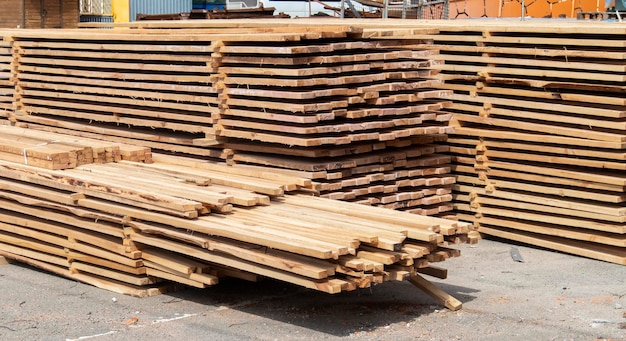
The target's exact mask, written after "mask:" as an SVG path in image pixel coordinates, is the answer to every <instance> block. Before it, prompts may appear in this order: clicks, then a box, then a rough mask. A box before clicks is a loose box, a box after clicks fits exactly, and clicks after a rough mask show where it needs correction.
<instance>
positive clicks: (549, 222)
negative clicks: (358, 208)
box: [420, 22, 626, 264]
mask: <svg viewBox="0 0 626 341" xmlns="http://www.w3.org/2000/svg"><path fill="white" fill-rule="evenodd" d="M438 27H439V29H440V30H441V31H440V34H438V35H429V36H420V38H423V39H432V40H433V41H434V48H436V49H438V50H439V51H440V54H439V55H438V56H437V58H440V59H441V60H442V61H444V63H442V64H440V65H439V66H438V67H439V68H440V69H441V73H440V78H441V79H442V80H445V85H444V88H445V89H451V90H454V92H455V94H454V95H453V96H452V97H451V99H452V101H453V104H452V106H451V107H449V108H447V109H446V110H447V111H448V112H450V113H453V114H454V117H455V118H454V126H455V133H454V134H453V135H451V137H450V138H449V139H448V141H447V145H449V146H450V150H451V155H453V157H454V166H453V172H454V173H455V176H456V178H457V183H456V184H455V185H454V189H455V193H454V201H455V207H456V209H457V210H458V216H459V218H461V219H464V220H468V221H473V222H474V223H475V224H476V226H477V227H478V230H479V231H480V232H483V233H485V234H489V235H494V236H499V237H503V238H507V239H512V240H516V241H521V242H526V243H530V244H535V245H539V246H542V247H547V248H551V249H555V250H560V251H564V252H569V253H573V254H577V255H582V256H586V257H591V258H596V259H601V260H605V261H609V262H615V263H619V264H626V225H625V222H626V220H625V219H624V217H625V215H624V214H625V213H626V205H625V202H626V193H625V188H626V187H625V186H626V178H625V177H624V171H625V170H626V162H625V160H626V149H625V148H626V134H625V131H626V101H625V100H624V93H625V92H626V87H625V86H624V81H626V69H625V66H626V57H625V56H626V55H625V54H624V53H625V52H626V45H625V43H624V38H626V26H624V25H618V26H614V25H606V24H584V25H581V24H580V23H575V24H574V23H559V24H558V25H555V23H553V22H550V23H542V22H530V23H524V22H521V23H516V24H515V25H508V24H507V23H496V22H484V23H482V22H481V23H476V25H472V26H463V27H462V26H460V25H454V24H449V25H447V26H438ZM425 47H426V46H425Z"/></svg>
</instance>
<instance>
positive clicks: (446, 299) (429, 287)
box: [409, 274, 463, 311]
mask: <svg viewBox="0 0 626 341" xmlns="http://www.w3.org/2000/svg"><path fill="white" fill-rule="evenodd" d="M409 282H411V284H413V285H415V286H416V287H417V288H419V289H420V290H422V291H424V292H425V293H427V294H428V295H430V297H432V298H434V299H435V300H437V301H438V302H439V303H440V304H442V305H443V306H445V307H446V308H448V309H450V310H452V311H456V310H459V309H461V308H462V307H463V304H462V303H461V301H459V300H457V299H456V298H454V297H452V296H451V295H450V294H448V293H446V292H445V291H443V290H441V289H440V288H438V287H437V286H435V285H434V284H432V283H431V282H429V281H427V280H426V279H424V277H422V276H420V275H418V274H414V275H413V276H411V277H410V278H409Z"/></svg>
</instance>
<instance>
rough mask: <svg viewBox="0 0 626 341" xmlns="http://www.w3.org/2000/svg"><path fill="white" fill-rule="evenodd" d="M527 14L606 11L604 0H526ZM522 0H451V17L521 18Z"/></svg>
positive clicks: (553, 15)
mask: <svg viewBox="0 0 626 341" xmlns="http://www.w3.org/2000/svg"><path fill="white" fill-rule="evenodd" d="M525 6H526V16H530V17H534V18H544V17H547V18H558V17H560V16H563V17H567V18H574V17H576V13H578V12H596V11H605V10H606V8H605V4H604V0H599V1H598V0H526V2H525ZM521 13H522V3H521V0H451V1H450V12H449V16H450V19H457V18H458V19H462V18H480V17H488V18H498V17H502V18H515V17H517V18H519V17H520V15H521Z"/></svg>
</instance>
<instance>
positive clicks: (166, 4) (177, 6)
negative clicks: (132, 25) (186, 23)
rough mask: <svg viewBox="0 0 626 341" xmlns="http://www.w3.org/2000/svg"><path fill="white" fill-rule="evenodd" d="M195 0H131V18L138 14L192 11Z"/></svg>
mask: <svg viewBox="0 0 626 341" xmlns="http://www.w3.org/2000/svg"><path fill="white" fill-rule="evenodd" d="M192 1H193V0H130V3H129V5H130V20H131V21H136V20H137V14H138V13H139V14H174V13H189V12H191V8H192Z"/></svg>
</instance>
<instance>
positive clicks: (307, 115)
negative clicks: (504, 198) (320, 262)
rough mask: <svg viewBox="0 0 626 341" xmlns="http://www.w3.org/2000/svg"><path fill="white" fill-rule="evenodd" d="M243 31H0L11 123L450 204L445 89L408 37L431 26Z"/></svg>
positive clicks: (351, 192) (339, 191)
mask: <svg viewBox="0 0 626 341" xmlns="http://www.w3.org/2000/svg"><path fill="white" fill-rule="evenodd" d="M138 25H139V24H138ZM141 25H144V24H143V23H142V24H141ZM145 25H148V26H150V23H146V24H145ZM164 25H165V24H164ZM199 25H200V27H198V26H199ZM249 25H252V26H256V25H254V24H251V23H248V24H245V25H242V26H244V28H240V27H236V26H232V24H231V25H230V26H225V27H222V26H223V25H221V24H219V23H211V24H206V23H202V22H201V23H197V22H195V21H194V22H180V23H177V25H176V26H171V27H169V28H159V27H157V28H151V29H136V28H135V29H115V30H79V31H69V30H64V31H27V32H21V31H9V32H5V33H4V34H5V36H9V37H10V39H7V41H12V45H11V46H12V51H13V55H14V57H15V58H14V60H13V63H14V64H15V67H14V71H15V75H14V77H13V78H14V79H15V80H16V86H15V89H16V92H17V94H18V95H17V96H16V101H15V103H14V108H15V113H14V114H13V115H12V117H11V120H12V121H13V122H14V124H16V125H18V126H21V127H25V128H33V129H43V130H47V131H53V132H60V133H66V134H74V135H79V136H83V137H89V138H105V139H109V140H112V141H116V142H121V143H134V144H139V145H142V146H147V147H151V148H155V149H160V150H166V151H170V152H176V153H185V154H191V155H197V156H202V157H208V158H212V159H214V160H215V159H222V160H224V159H225V160H226V161H227V162H228V163H230V164H241V165H249V166H250V167H257V168H258V167H262V168H268V167H271V168H274V169H275V171H279V170H280V171H282V172H285V173H286V174H290V175H292V176H297V177H305V178H308V179H310V180H313V181H314V182H315V186H314V187H313V188H312V191H314V192H315V193H316V194H318V195H321V196H323V197H326V198H334V199H341V200H348V201H353V202H358V203H362V204H367V205H375V206H381V207H387V208H394V209H402V210H408V211H411V212H414V213H420V214H428V215H439V214H445V212H448V211H450V210H451V209H452V205H451V198H452V197H451V184H452V183H453V182H454V178H453V177H452V176H451V175H450V157H449V156H447V155H443V153H444V152H446V151H447V149H446V147H445V146H442V145H437V144H436V142H440V141H443V140H445V137H446V134H447V133H449V132H450V127H449V125H448V122H449V120H450V118H451V115H450V114H448V113H445V112H442V109H443V108H444V107H445V106H446V105H448V104H449V101H447V100H446V99H445V98H446V96H448V95H450V94H451V91H449V90H442V89H441V84H440V83H441V81H440V80H437V79H436V74H437V72H438V71H437V70H436V69H435V68H434V66H435V64H437V62H436V61H435V59H434V57H433V56H435V55H436V53H437V52H436V50H433V49H432V48H429V49H425V48H414V44H415V43H416V41H415V40H414V39H408V38H407V37H410V35H414V34H418V33H421V34H427V33H432V32H434V31H435V30H433V29H432V28H419V29H407V28H405V27H404V26H401V27H400V28H397V27H395V25H389V24H385V25H382V24H380V25H379V24H374V25H372V26H367V25H366V27H365V28H364V27H358V26H352V25H334V26H330V25H324V26H322V25H318V26H312V27H311V26H302V25H296V26H290V25H285V26H284V27H276V25H275V24H274V23H272V24H271V25H269V24H259V25H258V27H245V26H249ZM166 26H167V25H166Z"/></svg>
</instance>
